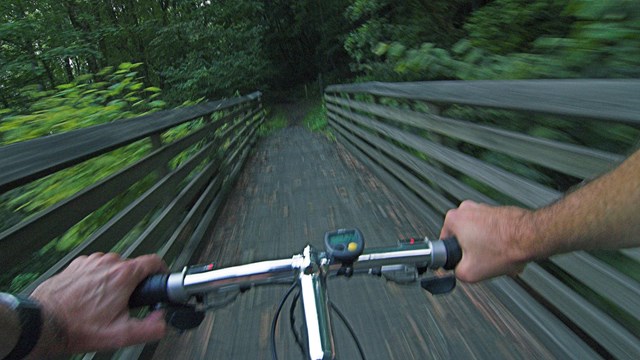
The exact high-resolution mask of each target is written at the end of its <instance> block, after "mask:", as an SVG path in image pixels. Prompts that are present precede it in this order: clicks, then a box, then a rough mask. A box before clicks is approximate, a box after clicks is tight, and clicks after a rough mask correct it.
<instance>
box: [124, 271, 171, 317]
mask: <svg viewBox="0 0 640 360" xmlns="http://www.w3.org/2000/svg"><path fill="white" fill-rule="evenodd" d="M168 279H169V274H155V275H151V276H149V277H148V278H146V279H144V280H143V281H142V282H141V283H140V284H138V286H137V287H136V288H135V290H133V293H132V294H131V297H130V298H129V308H131V309H133V308H137V307H141V306H145V305H155V304H158V303H167V302H169V294H168V293H167V280H168Z"/></svg>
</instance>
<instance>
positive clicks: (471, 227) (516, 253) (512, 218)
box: [440, 200, 532, 282]
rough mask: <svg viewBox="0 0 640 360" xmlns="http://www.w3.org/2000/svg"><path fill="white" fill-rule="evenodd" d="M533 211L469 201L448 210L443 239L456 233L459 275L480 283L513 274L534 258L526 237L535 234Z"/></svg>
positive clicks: (469, 280)
mask: <svg viewBox="0 0 640 360" xmlns="http://www.w3.org/2000/svg"><path fill="white" fill-rule="evenodd" d="M531 214H532V213H531V211H528V210H525V209H521V208H518V207H513V206H501V207H494V206H489V205H485V204H478V203H475V202H473V201H470V200H467V201H464V202H462V204H460V207H459V208H457V209H452V210H449V212H447V215H446V217H445V220H444V226H443V227H442V231H441V233H440V238H441V239H445V238H449V237H452V236H455V237H456V238H457V239H458V242H459V243H460V247H461V248H462V260H461V261H460V263H459V264H458V266H457V267H456V277H457V278H458V279H460V280H461V281H464V282H477V281H481V280H485V279H489V278H492V277H495V276H499V275H514V274H517V273H519V272H521V271H522V269H524V266H525V265H526V263H527V262H528V261H530V260H531V258H530V255H529V254H531V249H530V248H529V247H528V244H529V242H528V241H527V239H528V238H529V237H530V234H531V233H532V231H531V230H532V228H531V225H532V221H531Z"/></svg>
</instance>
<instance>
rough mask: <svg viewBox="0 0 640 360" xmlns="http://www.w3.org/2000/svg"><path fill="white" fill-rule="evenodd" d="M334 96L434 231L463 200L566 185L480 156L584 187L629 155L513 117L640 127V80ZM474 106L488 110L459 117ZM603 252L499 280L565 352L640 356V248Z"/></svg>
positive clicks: (451, 85) (347, 142) (334, 114)
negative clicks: (528, 129) (517, 123)
mask: <svg viewBox="0 0 640 360" xmlns="http://www.w3.org/2000/svg"><path fill="white" fill-rule="evenodd" d="M325 102H326V107H327V113H328V118H329V122H330V124H331V125H332V127H333V128H334V129H335V134H336V136H337V138H338V140H339V142H340V143H341V144H342V145H344V147H345V148H346V149H347V150H348V151H349V152H351V153H352V154H353V155H354V156H356V157H357V158H358V159H359V160H361V161H362V162H363V163H365V164H366V165H367V166H368V167H369V168H370V169H371V170H372V172H373V173H374V174H376V175H377V176H379V177H380V178H381V179H382V180H383V181H385V182H386V184H387V185H388V186H389V187H390V188H391V189H392V190H394V191H395V192H396V193H397V194H398V195H400V196H401V197H402V199H403V200H404V202H405V203H406V204H407V205H408V206H409V207H410V208H412V209H413V210H414V211H416V212H417V213H418V214H419V216H420V218H421V219H423V220H424V221H425V222H426V223H428V224H429V226H430V228H431V234H430V236H433V237H436V236H437V235H438V234H439V231H440V228H441V226H442V221H443V217H444V214H445V213H446V211H447V210H448V209H450V208H453V207H455V206H457V204H458V203H459V201H462V200H464V199H472V200H475V201H479V202H484V203H489V204H498V203H504V202H507V203H509V204H516V205H520V206H526V207H530V208H537V207H540V206H544V205H546V204H549V203H550V202H552V201H554V200H556V199H558V198H559V197H560V196H561V194H562V191H561V190H564V189H562V188H561V186H556V184H554V183H545V184H541V183H539V182H536V181H534V180H532V179H530V178H528V177H527V176H525V175H523V174H522V172H520V174H517V173H516V172H517V171H510V170H511V169H505V168H504V167H502V166H496V164H491V163H489V162H488V161H483V160H481V159H479V158H478V157H477V156H474V155H477V154H480V153H481V154H484V155H486V154H487V152H494V153H500V154H506V155H508V156H509V157H510V158H511V159H516V161H517V162H521V163H522V164H525V166H528V167H530V168H535V169H542V170H540V171H542V172H545V171H547V172H549V173H553V174H558V176H557V177H560V178H563V179H569V180H573V182H574V183H575V182H579V181H581V180H584V179H591V178H593V177H595V176H597V175H599V174H601V173H603V172H605V171H607V170H609V169H611V168H612V167H614V166H615V164H617V163H619V162H620V161H622V160H623V159H624V157H625V155H626V154H625V153H624V152H622V153H613V152H609V151H603V150H602V149H600V150H596V149H593V148H589V147H585V146H583V145H580V144H576V143H565V142H560V141H556V140H551V139H548V138H542V137H536V136H531V135H528V134H525V133H522V132H519V131H511V130H508V129H505V128H509V126H508V125H509V124H508V122H509V119H510V117H515V116H520V118H522V116H523V114H524V115H526V116H528V117H530V118H532V119H533V118H534V117H543V118H547V119H551V121H553V119H561V121H564V122H567V121H573V122H575V124H576V128H578V130H577V131H579V126H580V124H583V123H584V122H593V121H600V122H607V123H609V124H611V126H618V125H617V124H625V125H628V126H629V131H631V132H632V133H634V134H637V132H634V131H637V128H638V125H640V81H637V80H560V81H555V80H549V81H546V80H538V81H466V82H463V81H460V82H457V81H443V82H423V83H363V84H352V85H335V86H330V87H328V88H327V89H326V92H325ZM496 109H501V110H496ZM465 111H467V112H466V113H467V114H472V113H474V112H475V113H479V114H482V115H481V116H479V117H480V119H478V118H477V117H474V116H470V117H471V118H472V119H467V120H462V119H459V118H453V117H462V116H459V114H465ZM451 114H458V115H451ZM488 123H491V124H495V125H492V126H489V125H487V124H488ZM501 125H502V126H501ZM505 125H507V126H505ZM634 129H635V130H634ZM469 149H472V150H471V151H470V150H469ZM605 150H606V149H605ZM630 150H631V149H629V150H627V153H628V151H630ZM639 176H640V174H639ZM474 185H475V186H474ZM638 236H640V234H639V235H638ZM601 255H602V254H600V253H597V252H591V253H590V252H584V251H579V252H574V253H570V254H565V255H560V256H554V257H552V258H551V259H550V260H549V261H546V262H540V263H533V264H530V265H528V266H527V268H526V270H525V271H524V272H523V273H522V274H521V275H520V276H519V277H518V278H517V279H511V278H506V277H502V278H498V279H496V280H493V281H490V282H489V283H488V285H489V286H490V287H491V288H493V289H494V290H495V293H496V294H497V296H499V297H500V299H501V300H502V301H503V302H504V304H505V305H506V306H508V307H509V309H511V311H512V312H513V313H514V315H516V316H517V317H518V318H519V319H520V320H521V322H522V323H523V324H524V325H525V326H527V327H528V328H529V329H530V330H531V331H532V332H533V333H534V334H535V335H536V336H537V337H539V338H540V340H541V341H543V342H544V344H545V345H546V346H547V348H548V349H549V350H550V351H551V352H552V353H553V354H554V355H555V356H556V357H558V358H577V359H587V358H598V357H615V358H619V359H638V358H640V284H639V282H638V281H637V280H638V279H639V277H638V276H637V273H636V274H634V273H633V272H634V271H636V270H637V269H638V263H639V262H640V251H639V250H638V249H626V250H622V251H620V252H615V253H608V254H607V256H601ZM621 263H625V264H630V266H631V270H628V267H627V269H625V268H621V266H618V265H620V264H621ZM634 269H635V270H634ZM634 278H635V279H634ZM469 335H470V336H473V334H469Z"/></svg>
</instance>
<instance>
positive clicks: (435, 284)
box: [420, 273, 456, 295]
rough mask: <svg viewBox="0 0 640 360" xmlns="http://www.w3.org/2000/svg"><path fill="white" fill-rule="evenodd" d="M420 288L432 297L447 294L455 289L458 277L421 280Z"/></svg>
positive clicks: (446, 276) (449, 275)
mask: <svg viewBox="0 0 640 360" xmlns="http://www.w3.org/2000/svg"><path fill="white" fill-rule="evenodd" d="M420 286H421V287H422V288H423V289H425V290H426V291H428V292H429V293H431V294H432V295H441V294H446V293H448V292H451V291H453V289H455V287H456V275H455V274H453V273H451V274H447V275H443V276H435V275H434V276H429V277H426V278H423V279H422V280H420Z"/></svg>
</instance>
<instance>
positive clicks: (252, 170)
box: [155, 104, 551, 360]
mask: <svg viewBox="0 0 640 360" xmlns="http://www.w3.org/2000/svg"><path fill="white" fill-rule="evenodd" d="M286 106H287V107H289V108H290V109H289V111H290V114H291V119H292V120H293V121H292V122H291V123H292V125H291V126H289V127H287V128H285V129H282V130H280V131H278V132H276V133H275V134H273V135H271V136H269V137H267V138H264V139H262V140H261V141H260V142H259V143H258V145H257V148H256V151H255V152H254V154H253V155H252V156H251V157H250V160H249V161H248V163H247V166H246V167H245V169H244V171H243V173H242V175H241V177H240V179H239V180H238V183H237V184H236V187H235V189H234V190H233V192H232V194H231V196H230V198H229V200H228V202H227V204H226V205H225V209H224V210H223V213H222V215H221V216H220V218H219V219H218V221H217V222H216V223H215V224H212V229H213V230H212V235H211V237H210V239H207V241H208V242H207V245H206V247H205V249H204V250H203V251H202V253H201V255H200V262H201V263H207V262H211V261H215V262H217V263H218V264H219V265H220V266H230V265H236V264H241V263H245V262H250V261H258V260H266V259H273V258H285V257H290V256H291V255H292V254H294V253H298V252H299V251H300V250H301V249H302V248H303V247H304V245H305V244H307V243H311V244H312V245H315V246H321V245H322V236H323V234H324V232H325V231H326V230H332V229H336V228H341V227H358V228H360V229H361V230H362V232H363V233H364V235H365V238H366V241H367V245H369V246H381V245H389V244H394V243H395V241H396V239H398V238H400V237H407V236H415V235H420V234H424V228H423V227H422V226H421V224H420V219H419V216H416V215H415V214H411V213H410V212H408V211H407V209H405V207H404V206H403V205H402V203H401V202H400V201H399V200H398V199H397V198H396V197H395V196H394V195H393V194H391V193H390V192H389V191H388V190H387V189H386V188H385V187H384V185H382V183H381V182H379V181H378V180H377V179H376V178H374V177H372V176H371V175H370V174H369V173H368V172H367V171H366V170H365V169H364V168H363V167H362V166H361V165H360V164H359V163H358V162H357V161H355V160H354V159H353V158H352V157H350V156H349V155H348V154H347V153H345V152H344V151H343V150H342V149H341V147H340V146H337V145H336V144H335V143H332V142H330V141H328V140H327V139H326V138H324V137H323V136H322V135H318V134H314V133H311V132H309V131H308V130H306V129H305V128H303V127H301V126H299V125H298V124H299V120H300V119H302V117H303V116H304V111H305V109H307V108H308V106H306V105H304V104H303V105H296V104H293V105H286ZM285 290H286V287H271V288H259V289H252V290H250V291H248V292H246V293H244V294H241V295H240V296H239V297H238V299H237V300H236V301H235V302H234V303H233V304H231V305H229V306H227V307H226V308H224V309H221V310H217V311H215V312H213V313H210V314H208V315H207V317H206V319H205V321H204V322H203V324H202V325H201V326H200V327H199V328H198V329H197V330H196V331H192V332H189V333H186V334H183V335H181V336H178V335H175V334H173V335H170V336H169V337H168V338H167V339H165V340H164V341H163V342H162V343H161V344H160V346H159V347H158V349H157V351H156V354H155V358H156V359H270V358H271V353H270V347H269V329H270V326H271V320H272V317H273V314H274V313H275V309H276V307H277V304H278V303H279V302H280V300H281V298H282V295H283V294H284V291H285ZM329 291H330V297H331V299H332V301H333V302H334V303H335V304H336V305H337V306H338V308H339V309H341V310H342V312H343V313H344V314H345V315H346V317H347V318H348V320H349V321H350V323H351V325H352V326H353V328H354V329H355V331H356V333H357V334H358V336H359V338H360V341H361V342H362V344H363V346H364V349H365V353H366V356H367V358H368V359H402V360H404V359H426V358H435V359H471V358H481V359H514V358H515V359H518V358H536V359H541V358H550V357H551V355H550V354H549V353H548V352H546V350H545V349H544V348H543V347H542V345H541V344H540V343H538V342H537V341H536V339H535V338H534V337H533V336H532V335H531V334H529V333H528V332H527V331H526V330H525V329H524V328H523V327H522V325H520V324H518V323H517V322H516V321H515V320H514V318H513V317H512V316H511V315H510V314H509V313H508V312H507V311H506V309H504V307H503V306H502V305H501V303H500V302H499V301H498V300H497V299H496V298H495V297H494V296H493V295H492V294H491V293H490V292H489V291H488V290H487V289H486V288H485V287H484V286H482V285H479V286H478V285H476V286H460V285H459V286H458V288H457V289H456V290H455V291H454V292H453V293H452V294H449V295H446V296H440V297H433V296H431V295H429V294H428V293H426V292H425V291H424V290H422V289H421V288H420V287H419V285H418V284H414V285H413V286H399V285H396V284H390V283H386V282H385V281H384V280H381V279H378V278H365V277H357V278H352V279H333V280H332V281H331V282H330V288H329ZM296 321H297V323H296V329H298V330H299V327H300V324H301V319H300V317H299V316H298V317H297V318H296ZM334 321H335V322H334V328H335V333H336V343H337V350H338V358H339V359H359V356H358V353H357V351H356V347H355V345H354V343H353V341H352V340H351V338H350V336H349V335H348V333H347V331H346V329H345V327H344V326H343V325H342V324H341V323H340V322H339V321H338V319H337V317H335V319H334ZM276 336H277V344H278V351H279V355H280V358H281V359H301V358H302V356H301V354H300V351H299V349H298V347H297V345H296V344H295V342H294V338H293V336H292V334H291V330H290V327H289V318H288V306H287V307H286V308H285V310H284V311H283V317H282V318H281V319H280V322H279V327H278V330H277V335H276Z"/></svg>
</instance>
